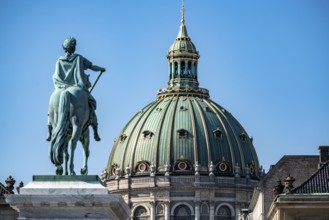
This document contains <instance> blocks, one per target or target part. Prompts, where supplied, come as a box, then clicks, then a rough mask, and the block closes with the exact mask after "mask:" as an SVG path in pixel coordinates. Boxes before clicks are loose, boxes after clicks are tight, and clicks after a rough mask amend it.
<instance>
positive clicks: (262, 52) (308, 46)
mask: <svg viewBox="0 0 329 220" xmlns="http://www.w3.org/2000/svg"><path fill="white" fill-rule="evenodd" d="M180 7H181V1H179V0H140V1H136V0H126V1H114V0H111V1H105V0H104V1H77V0H74V1H59V0H57V1H42V0H31V1H18V0H2V1H1V2H0V42H1V46H0V64H1V65H0V73H1V78H2V85H1V87H0V93H1V99H2V105H1V108H0V124H1V127H0V157H1V159H0V182H2V183H4V180H5V179H6V178H7V177H8V176H9V175H12V176H13V177H14V178H15V179H16V181H17V184H18V182H19V181H24V182H25V184H26V183H28V182H29V181H31V179H32V175H44V174H48V175H49V174H54V166H53V165H52V164H51V162H50V160H49V158H48V147H49V143H48V142H46V141H45V138H46V135H47V110H48V101H49V97H50V94H51V93H52V91H53V89H54V87H53V83H52V74H53V72H54V67H55V62H56V60H57V58H58V57H59V56H61V55H62V54H63V51H62V48H61V44H62V41H63V40H64V39H65V38H66V37H67V36H74V37H75V38H77V40H78V46H77V53H80V54H82V55H84V56H85V57H87V58H88V59H89V60H91V61H92V62H93V63H94V64H96V65H100V66H104V67H105V68H106V69H107V72H106V73H105V74H104V75H103V76H102V77H101V79H100V81H99V83H98V84H97V86H96V88H95V90H94V91H93V95H94V97H95V98H96V99H97V101H98V109H97V115H98V120H99V132H100V135H101V137H102V141H101V142H95V141H92V142H91V146H90V149H91V156H90V160H89V174H99V173H100V172H101V171H102V169H103V168H104V167H105V166H106V164H107V160H108V156H109V154H110V151H111V148H112V144H113V141H114V139H115V138H116V136H118V135H119V133H120V131H121V129H122V128H123V127H124V125H125V124H126V123H127V122H128V121H129V119H130V118H131V117H132V116H133V115H134V114H135V113H136V112H138V111H139V110H140V109H141V108H143V107H144V106H146V105H147V104H148V103H150V102H152V101H153V100H155V98H156V91H157V90H158V89H159V88H163V87H166V85H167V79H168V77H167V73H168V71H167V59H166V53H167V52H168V49H169V46H170V45H171V44H172V42H173V41H174V39H175V37H176V36H177V33H178V28H179V24H180ZM185 8H186V12H185V19H186V25H187V29H188V33H189V35H190V37H191V39H192V41H193V42H194V43H195V45H196V47H197V50H198V51H199V52H200V55H201V58H200V60H199V82H200V86H201V87H203V88H207V89H209V90H210V95H211V99H212V100H213V101H215V102H217V103H218V104H220V105H222V106H223V107H225V108H226V109H227V110H229V111H230V112H231V113H232V114H233V115H234V116H235V117H236V118H237V119H238V121H239V122H240V123H241V124H242V126H243V127H244V128H245V130H246V131H247V132H248V134H249V135H250V136H253V137H254V146H255V148H256V151H257V153H258V157H259V160H260V163H261V164H262V165H263V166H264V168H265V169H266V170H268V169H269V166H270V164H275V163H276V162H277V161H278V160H279V159H280V158H281V157H282V156H283V155H296V154H298V155H309V154H311V155H317V154H318V149H317V148H318V146H319V145H329V127H328V125H329V84H328V82H329V61H328V60H329V41H328V39H329V25H328V24H329V13H328V11H329V1H327V0H317V1H309V0H276V1H273V0H272V1H270V0H250V1H243V0H231V1H228V0H202V1H201V0H187V1H186V2H185ZM88 73H89V74H91V80H92V81H93V80H95V78H96V76H97V74H96V73H94V72H92V71H89V72H88ZM75 165H76V171H77V172H78V171H79V169H80V165H82V149H81V146H79V147H78V148H77V150H76V159H75ZM17 184H16V185H17Z"/></svg>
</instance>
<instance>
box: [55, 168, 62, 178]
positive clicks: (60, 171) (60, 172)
mask: <svg viewBox="0 0 329 220" xmlns="http://www.w3.org/2000/svg"><path fill="white" fill-rule="evenodd" d="M62 174H63V167H62V166H58V167H57V169H56V175H57V176H60V175H62Z"/></svg>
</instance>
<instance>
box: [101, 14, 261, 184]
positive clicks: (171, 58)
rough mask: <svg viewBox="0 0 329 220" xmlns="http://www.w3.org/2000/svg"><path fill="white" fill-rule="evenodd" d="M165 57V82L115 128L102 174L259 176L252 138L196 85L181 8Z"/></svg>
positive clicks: (193, 56)
mask: <svg viewBox="0 0 329 220" xmlns="http://www.w3.org/2000/svg"><path fill="white" fill-rule="evenodd" d="M167 58H168V70H169V74H168V75H169V80H168V87H167V88H164V89H160V90H159V91H158V94H157V99H156V100H155V101H153V102H151V103H150V104H149V105H147V106H146V107H144V108H143V109H142V110H141V111H140V112H138V113H137V114H136V115H135V116H134V117H133V118H132V119H131V120H130V121H129V122H128V123H127V125H126V126H125V127H124V128H123V130H122V131H121V133H120V134H119V136H118V137H117V139H116V141H115V143H114V145H113V148H112V152H111V154H110V157H109V161H108V166H107V173H108V177H109V178H114V177H118V176H122V175H130V176H138V175H150V174H152V175H169V174H170V175H186V174H193V175H194V173H199V174H201V175H223V176H233V175H235V176H250V177H251V178H255V179H257V178H259V173H260V171H261V170H260V168H259V162H258V158H257V154H256V151H255V149H254V146H253V144H252V138H250V137H249V136H248V134H247V132H246V131H245V130H244V128H243V127H242V126H241V125H240V123H239V122H238V121H237V120H236V119H235V118H234V117H233V116H232V114H231V113H230V112H228V111H227V110H226V109H225V108H223V107H222V106H220V105H218V104H216V103H215V102H213V101H212V100H211V99H210V96H209V92H208V90H207V89H203V88H200V87H199V82H198V71H197V66H198V59H199V53H198V51H196V48H195V46H194V44H193V43H192V41H191V39H190V37H189V36H188V34H187V29H186V26H185V20H184V14H183V16H182V21H181V26H180V30H179V34H178V36H177V38H176V40H175V42H174V43H173V45H172V46H171V47H170V50H169V52H168V54H167Z"/></svg>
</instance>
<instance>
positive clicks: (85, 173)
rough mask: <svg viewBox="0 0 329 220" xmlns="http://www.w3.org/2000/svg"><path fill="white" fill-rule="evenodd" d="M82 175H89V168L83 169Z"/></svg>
mask: <svg viewBox="0 0 329 220" xmlns="http://www.w3.org/2000/svg"><path fill="white" fill-rule="evenodd" d="M80 174H81V175H87V174H88V168H81V170H80Z"/></svg>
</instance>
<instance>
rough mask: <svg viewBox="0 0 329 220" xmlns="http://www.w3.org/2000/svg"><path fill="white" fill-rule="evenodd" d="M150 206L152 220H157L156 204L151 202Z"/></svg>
mask: <svg viewBox="0 0 329 220" xmlns="http://www.w3.org/2000/svg"><path fill="white" fill-rule="evenodd" d="M150 205H151V213H150V218H151V220H155V202H150Z"/></svg>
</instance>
